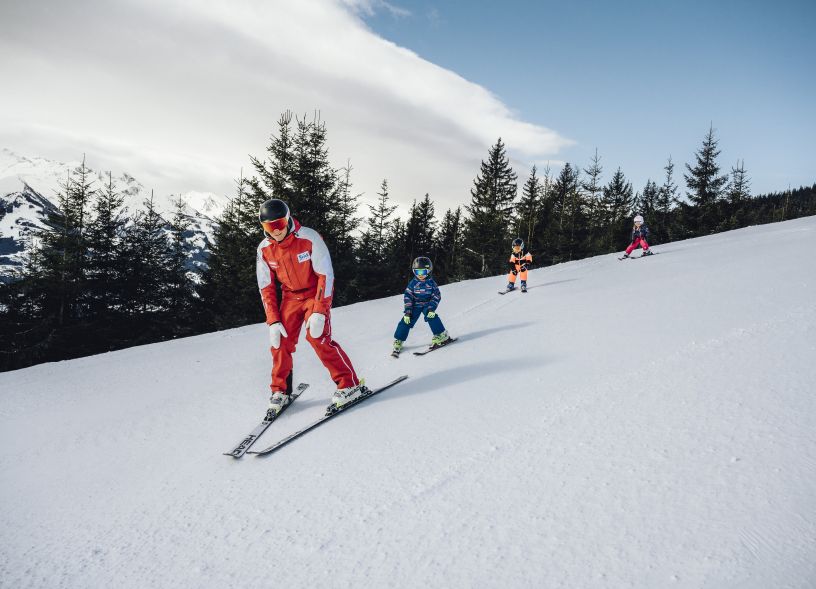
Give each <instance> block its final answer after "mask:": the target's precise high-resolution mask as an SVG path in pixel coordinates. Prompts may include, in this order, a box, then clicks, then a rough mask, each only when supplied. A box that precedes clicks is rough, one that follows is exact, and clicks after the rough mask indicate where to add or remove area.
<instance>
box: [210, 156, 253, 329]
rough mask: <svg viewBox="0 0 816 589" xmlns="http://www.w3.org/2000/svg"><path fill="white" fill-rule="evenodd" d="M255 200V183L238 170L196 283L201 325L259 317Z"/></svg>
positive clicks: (230, 323)
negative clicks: (204, 264) (233, 186)
mask: <svg viewBox="0 0 816 589" xmlns="http://www.w3.org/2000/svg"><path fill="white" fill-rule="evenodd" d="M257 200H258V193H257V191H256V186H255V185H253V184H252V183H251V182H250V181H248V180H246V179H245V178H244V177H243V171H242V174H241V176H240V177H239V179H238V180H237V181H236V195H235V197H233V198H232V199H231V200H230V202H229V205H228V206H227V207H226V209H225V210H224V212H223V213H222V215H221V216H220V217H219V219H218V222H217V223H216V225H215V229H214V232H213V244H212V246H211V248H210V256H209V259H208V261H207V269H206V270H205V272H204V274H203V276H202V278H201V284H200V285H199V287H198V294H199V297H200V301H199V305H198V307H199V309H198V310H199V317H198V322H199V323H200V324H202V325H207V326H210V327H211V328H214V329H226V328H229V327H237V326H239V325H246V324H249V323H253V322H256V321H260V320H261V319H262V318H263V306H262V304H261V299H260V296H259V295H258V282H257V277H256V271H255V268H256V258H257V248H258V244H259V243H260V242H261V240H262V239H263V232H262V230H261V229H260V226H259V224H258V207H256V206H255V204H256V202H257ZM262 202H263V201H262Z"/></svg>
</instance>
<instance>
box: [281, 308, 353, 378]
mask: <svg viewBox="0 0 816 589" xmlns="http://www.w3.org/2000/svg"><path fill="white" fill-rule="evenodd" d="M313 303H314V301H313V299H311V298H306V299H304V298H299V297H294V296H291V295H290V297H289V298H287V297H286V295H285V294H284V297H283V303H282V304H281V309H280V315H281V323H283V327H284V329H286V333H288V334H289V335H288V336H287V337H282V338H281V344H280V346H279V347H278V348H277V349H275V348H270V349H271V350H272V384H271V385H270V388H271V389H272V390H273V391H285V390H286V379H287V378H288V377H289V374H291V372H292V354H294V353H295V347H297V343H298V339H299V337H300V330H301V328H302V327H303V323H304V321H306V319H308V318H309V316H310V315H311V314H312V305H313ZM306 341H307V342H309V343H310V344H311V345H312V348H313V349H314V351H315V353H316V354H317V357H318V358H320V361H321V362H322V363H323V366H325V367H326V368H327V369H328V371H329V374H331V379H332V380H333V381H334V382H335V384H336V385H337V388H338V389H345V388H347V387H352V386H356V385H358V384H359V383H360V381H359V380H358V378H357V373H356V372H354V367H353V366H352V365H351V360H349V357H348V356H347V355H346V353H345V352H344V351H343V348H341V347H340V344H338V343H337V342H336V341H334V340H332V337H331V315H330V314H327V315H326V326H325V327H324V328H323V334H322V335H321V336H320V337H319V338H313V337H312V336H311V335H310V334H309V330H308V329H307V330H306ZM289 392H291V391H289Z"/></svg>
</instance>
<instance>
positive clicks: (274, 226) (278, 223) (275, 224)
mask: <svg viewBox="0 0 816 589" xmlns="http://www.w3.org/2000/svg"><path fill="white" fill-rule="evenodd" d="M261 225H262V226H263V228H264V231H266V232H267V233H270V234H271V233H274V232H275V231H280V230H281V229H286V228H287V227H288V226H289V219H287V218H286V217H281V218H280V219H275V220H274V221H261Z"/></svg>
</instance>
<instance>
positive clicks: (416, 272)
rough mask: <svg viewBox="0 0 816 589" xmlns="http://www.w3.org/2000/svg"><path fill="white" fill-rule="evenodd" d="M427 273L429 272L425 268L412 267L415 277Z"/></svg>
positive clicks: (424, 275)
mask: <svg viewBox="0 0 816 589" xmlns="http://www.w3.org/2000/svg"><path fill="white" fill-rule="evenodd" d="M428 274H430V272H429V271H428V269H427V268H415V269H414V276H416V277H417V278H420V277H427V276H428Z"/></svg>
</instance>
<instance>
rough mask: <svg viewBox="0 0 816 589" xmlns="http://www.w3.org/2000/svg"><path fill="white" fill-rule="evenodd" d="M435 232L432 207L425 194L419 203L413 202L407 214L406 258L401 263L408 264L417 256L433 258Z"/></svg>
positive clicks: (428, 197)
mask: <svg viewBox="0 0 816 589" xmlns="http://www.w3.org/2000/svg"><path fill="white" fill-rule="evenodd" d="M435 231H436V219H435V218H434V205H433V202H431V197H430V196H429V195H428V194H425V198H423V199H422V200H421V201H419V203H417V201H416V200H414V204H413V205H411V210H410V212H409V214H408V222H407V223H406V224H405V235H406V239H407V243H406V254H407V257H406V259H405V260H403V261H404V262H405V263H407V264H410V263H411V262H413V260H414V258H416V257H418V256H427V257H429V258H433V246H434V234H435Z"/></svg>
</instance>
